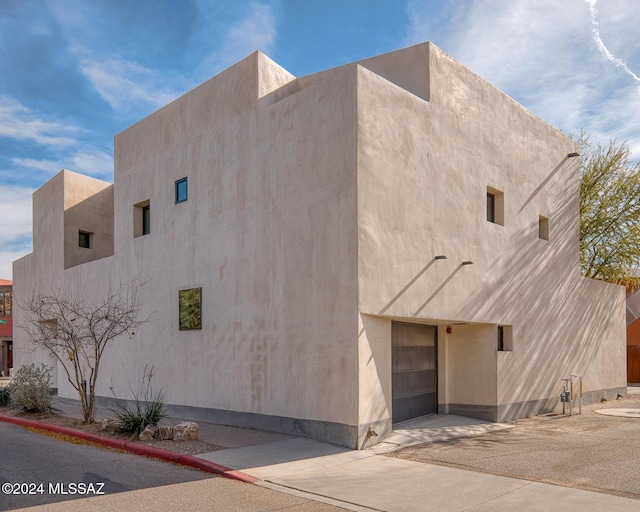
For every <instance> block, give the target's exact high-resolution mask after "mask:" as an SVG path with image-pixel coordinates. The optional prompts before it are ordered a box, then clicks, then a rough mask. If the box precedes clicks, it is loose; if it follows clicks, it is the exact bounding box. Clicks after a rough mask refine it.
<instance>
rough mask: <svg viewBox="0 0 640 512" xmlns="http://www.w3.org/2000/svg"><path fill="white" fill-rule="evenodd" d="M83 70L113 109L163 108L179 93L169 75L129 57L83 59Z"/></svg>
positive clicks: (81, 62)
mask: <svg viewBox="0 0 640 512" xmlns="http://www.w3.org/2000/svg"><path fill="white" fill-rule="evenodd" d="M80 70H81V71H82V73H83V74H84V75H85V76H86V77H87V79H88V80H89V81H90V82H91V84H92V85H93V87H94V89H95V90H96V92H97V93H98V94H99V95H100V96H101V97H102V99H104V100H105V101H106V102H107V103H108V104H109V105H110V106H111V108H112V109H113V110H115V111H118V112H122V111H125V112H126V111H131V110H137V109H140V107H142V108H144V107H151V108H154V109H155V108H159V107H161V106H163V105H165V104H167V103H169V102H170V101H172V100H174V99H175V98H176V96H178V94H177V93H176V92H175V91H172V90H170V89H168V88H167V87H166V85H165V84H166V81H167V80H166V76H164V75H163V73H161V72H160V71H158V70H153V69H148V68H145V67H144V66H141V65H140V64H137V63H135V62H131V61H128V60H125V59H107V60H105V61H97V60H92V59H90V58H87V57H83V58H81V59H80Z"/></svg>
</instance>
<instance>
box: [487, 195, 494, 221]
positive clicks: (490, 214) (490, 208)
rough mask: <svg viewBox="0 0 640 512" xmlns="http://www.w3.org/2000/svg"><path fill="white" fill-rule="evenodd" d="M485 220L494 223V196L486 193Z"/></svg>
mask: <svg viewBox="0 0 640 512" xmlns="http://www.w3.org/2000/svg"><path fill="white" fill-rule="evenodd" d="M487 220H488V221H489V222H493V223H495V221H496V196H495V195H493V194H490V193H489V192H487Z"/></svg>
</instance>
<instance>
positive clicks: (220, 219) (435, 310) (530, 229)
mask: <svg viewBox="0 0 640 512" xmlns="http://www.w3.org/2000/svg"><path fill="white" fill-rule="evenodd" d="M576 150H577V147H576V144H575V143H574V142H573V141H572V140H571V139H569V138H568V137H566V136H565V135H563V134H562V133H560V132H559V131H557V130H556V129H554V128H553V127H551V126H549V125H548V124H547V123H545V122H544V121H543V120H541V119H540V118H538V117H536V116H535V115H534V114H532V113H531V112H529V111H528V110H526V109H525V108H524V107H522V106H521V105H519V104H518V103H516V102H515V101H514V100H512V99H511V98H509V97H508V96H506V95H505V94H504V93H502V92H500V91H499V90H497V89H496V88H494V87H493V86H491V85H490V84H489V83H487V82H486V81H484V80H483V79H481V78H480V77H478V76H477V75H475V74H474V73H472V72H471V71H469V70H468V69H466V68H465V67H464V66H462V65H461V64H459V63H458V62H456V61H455V60H454V59H452V58H451V57H449V56H448V55H446V54H445V53H443V52H442V51H441V50H440V49H438V48H437V47H435V46H434V45H432V44H430V43H425V44H420V45H417V46H414V47H411V48H407V49H404V50H400V51H397V52H393V53H390V54H385V55H380V56H377V57H374V58H371V59H367V60H363V61H360V62H357V63H353V64H348V65H345V66H341V67H338V68H335V69H330V70H327V71H323V72H320V73H316V74H313V75H309V76H304V77H301V78H296V77H294V76H293V75H291V74H290V73H288V72H287V71H286V70H284V69H283V68H281V67H280V66H278V65H277V64H276V63H274V62H273V61H271V60H270V59H269V58H267V57H266V56H265V55H263V54H262V53H259V52H256V53H254V54H252V55H251V56H249V57H247V58H246V59H244V60H242V61H240V62H238V63H237V64H235V65H234V66H232V67H230V68H229V69H227V70H225V71H223V72H222V73H220V74H219V75H217V76H215V77H214V78H212V79H211V80H209V81H207V82H205V83H204V84H202V85H200V86H199V87H197V88H196V89H194V90H192V91H190V92H188V93H187V94H185V95H184V96H182V97H180V98H178V99H177V100H175V101H174V102H172V103H170V104H169V105H167V106H165V107H163V108H162V109H160V110H158V111H157V112H155V113H153V114H151V115H150V116H148V117H147V118H145V119H143V120H142V121H140V122H138V123H137V124H135V125H133V126H131V127H130V128H128V129H127V130H125V131H124V132H122V133H120V134H118V135H117V136H116V137H115V168H114V183H113V184H110V183H106V182H102V181H99V180H96V179H93V178H89V177H86V176H83V175H80V174H75V173H72V172H70V171H67V170H64V171H62V172H60V173H59V174H58V175H56V176H55V177H54V178H52V179H51V180H50V181H49V182H47V183H46V184H45V185H44V186H42V187H41V188H40V189H39V190H37V191H36V192H35V193H34V196H33V201H34V203H33V204H34V215H33V218H34V228H33V240H34V242H33V253H32V254H30V255H27V256H25V257H24V258H22V259H20V260H18V261H16V262H15V263H14V291H15V294H16V296H22V295H23V294H29V293H30V292H31V290H33V289H36V288H37V289H39V290H41V291H47V290H50V289H52V288H54V287H58V288H61V289H65V290H69V291H70V292H73V293H83V294H85V296H87V297H88V298H89V299H90V298H91V296H92V295H99V294H100V293H101V292H103V291H104V290H105V289H107V287H108V286H109V284H110V283H114V282H127V281H130V280H132V279H133V277H134V276H138V275H142V276H143V278H146V279H147V281H148V282H147V284H146V286H145V287H144V289H142V290H140V293H141V298H142V302H143V307H144V310H145V313H146V314H152V313H153V316H152V321H151V322H149V323H147V324H146V325H144V326H143V327H142V328H141V329H140V330H139V332H138V333H137V335H136V337H135V340H122V342H120V343H119V344H117V345H114V346H113V348H112V349H111V350H110V351H109V352H108V353H106V354H105V356H104V359H103V363H102V366H101V370H100V371H101V379H100V382H99V389H98V394H99V395H103V396H105V397H108V396H110V391H109V386H114V389H115V390H116V392H117V394H119V395H120V396H123V395H125V394H126V392H127V390H128V386H129V385H130V384H132V383H133V384H135V383H136V382H137V381H138V378H139V376H140V374H141V373H142V368H143V367H144V365H147V364H153V365H155V375H156V377H155V379H156V381H155V383H154V384H155V385H156V386H157V387H163V388H164V389H165V390H166V391H167V393H168V395H167V401H168V402H169V403H171V404H174V405H175V406H176V407H179V408H180V414H182V415H183V416H191V417H193V418H194V419H198V418H201V419H204V418H206V419H209V420H213V421H221V422H225V423H228V424H236V425H250V426H256V427H259V428H266V429H273V430H278V431H284V432H293V433H298V434H303V435H308V436H311V437H314V438H317V439H322V440H327V441H331V442H334V443H338V444H343V445H346V446H350V447H354V448H361V447H363V446H365V445H366V444H367V443H371V442H375V441H380V440H382V439H384V437H385V435H387V434H388V433H389V432H390V430H391V428H392V424H393V423H394V422H398V421H402V420H404V419H407V418H411V417H416V416H421V415H425V414H429V413H433V412H436V411H437V412H441V413H445V414H446V413H455V414H463V415H469V416H474V417H480V418H487V419H493V420H509V419H514V418H518V417H522V416H527V415H533V414H536V413H540V412H543V411H548V410H551V409H552V408H554V407H557V406H558V396H559V391H560V385H561V383H560V379H561V378H562V377H566V376H569V375H570V374H576V375H582V376H584V390H585V400H586V401H594V400H599V399H601V398H602V397H603V396H605V397H608V398H615V397H616V395H617V393H622V394H625V393H626V378H625V371H626V368H625V351H626V343H625V292H624V289H623V288H622V287H619V286H614V285H610V284H606V283H602V282H596V281H591V280H588V279H584V278H582V277H581V276H580V273H579V253H578V234H579V229H578V228H579V218H578V206H579V197H578V185H579V174H578V164H579V162H578V158H575V155H574V153H575V152H576ZM181 301H182V302H183V310H184V311H183V313H184V314H182V315H180V314H179V309H180V302H181ZM194 305H195V306H194ZM186 313H189V314H186ZM20 315H21V313H20V311H17V312H16V317H17V318H18V317H19V316H20ZM27 344H28V342H27V340H26V339H25V338H24V336H23V333H21V331H20V330H19V329H16V332H15V345H16V350H15V352H16V353H15V360H16V362H17V363H18V364H21V363H24V362H26V361H29V360H32V359H33V358H41V359H42V360H47V358H46V356H44V355H42V354H40V355H37V354H29V353H28V352H27ZM57 383H58V387H59V392H60V394H61V395H62V396H67V397H71V398H73V397H74V394H73V389H71V387H70V386H69V385H68V384H67V383H66V382H65V381H64V379H63V375H62V373H61V372H59V373H58V377H57ZM369 429H372V430H374V431H375V432H376V433H377V434H378V436H377V437H376V438H373V439H372V440H370V439H369V438H368V435H367V433H368V432H369Z"/></svg>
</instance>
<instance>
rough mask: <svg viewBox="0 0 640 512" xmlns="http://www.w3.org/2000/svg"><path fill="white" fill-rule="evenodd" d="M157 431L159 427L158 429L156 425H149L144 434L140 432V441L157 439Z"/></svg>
mask: <svg viewBox="0 0 640 512" xmlns="http://www.w3.org/2000/svg"><path fill="white" fill-rule="evenodd" d="M157 431H158V427H156V426H155V425H147V427H146V428H145V429H144V430H143V431H142V432H140V435H139V436H138V438H139V439H140V441H149V440H150V439H153V438H155V437H156V432H157Z"/></svg>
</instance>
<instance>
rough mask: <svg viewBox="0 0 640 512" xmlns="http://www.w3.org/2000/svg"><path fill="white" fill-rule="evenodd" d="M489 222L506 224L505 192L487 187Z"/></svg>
mask: <svg viewBox="0 0 640 512" xmlns="http://www.w3.org/2000/svg"><path fill="white" fill-rule="evenodd" d="M487 222H491V223H492V224H499V225H500V226H504V194H503V193H502V192H501V191H500V190H498V189H495V188H492V187H487Z"/></svg>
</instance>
